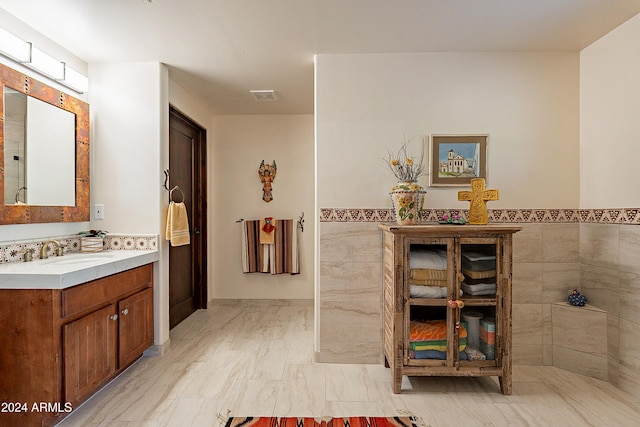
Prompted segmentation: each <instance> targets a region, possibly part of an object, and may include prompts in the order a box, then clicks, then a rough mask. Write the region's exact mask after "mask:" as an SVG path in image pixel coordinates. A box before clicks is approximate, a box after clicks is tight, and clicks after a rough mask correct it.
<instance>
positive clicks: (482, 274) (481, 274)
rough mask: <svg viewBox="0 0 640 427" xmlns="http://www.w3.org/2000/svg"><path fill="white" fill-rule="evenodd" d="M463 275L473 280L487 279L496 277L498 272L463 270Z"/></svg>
mask: <svg viewBox="0 0 640 427" xmlns="http://www.w3.org/2000/svg"><path fill="white" fill-rule="evenodd" d="M462 273H463V274H464V275H465V276H467V277H471V278H472V279H486V278H487V277H496V270H495V268H494V269H493V270H485V271H472V270H467V269H465V268H462Z"/></svg>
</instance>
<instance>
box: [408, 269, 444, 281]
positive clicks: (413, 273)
mask: <svg viewBox="0 0 640 427" xmlns="http://www.w3.org/2000/svg"><path fill="white" fill-rule="evenodd" d="M409 277H410V278H411V279H416V280H447V270H434V269H431V268H412V269H411V270H410V271H409Z"/></svg>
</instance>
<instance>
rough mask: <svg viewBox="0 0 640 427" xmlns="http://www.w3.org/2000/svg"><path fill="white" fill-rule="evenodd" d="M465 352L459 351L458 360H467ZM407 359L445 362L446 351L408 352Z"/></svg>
mask: <svg viewBox="0 0 640 427" xmlns="http://www.w3.org/2000/svg"><path fill="white" fill-rule="evenodd" d="M466 351H467V350H466V349H465V351H461V352H460V355H459V359H460V360H467V353H466ZM409 357H410V358H412V359H438V360H446V358H447V352H446V351H438V350H417V351H416V350H409Z"/></svg>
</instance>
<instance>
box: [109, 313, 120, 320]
mask: <svg viewBox="0 0 640 427" xmlns="http://www.w3.org/2000/svg"><path fill="white" fill-rule="evenodd" d="M109 319H111V320H118V315H117V314H114V315H111V316H109Z"/></svg>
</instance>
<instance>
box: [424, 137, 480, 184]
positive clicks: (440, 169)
mask: <svg viewBox="0 0 640 427" xmlns="http://www.w3.org/2000/svg"><path fill="white" fill-rule="evenodd" d="M488 140H489V135H431V137H430V139H429V146H430V147H429V153H430V159H429V177H430V183H429V185H430V186H432V187H445V186H470V185H471V180H472V179H474V178H484V179H485V180H486V179H487V143H488Z"/></svg>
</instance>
